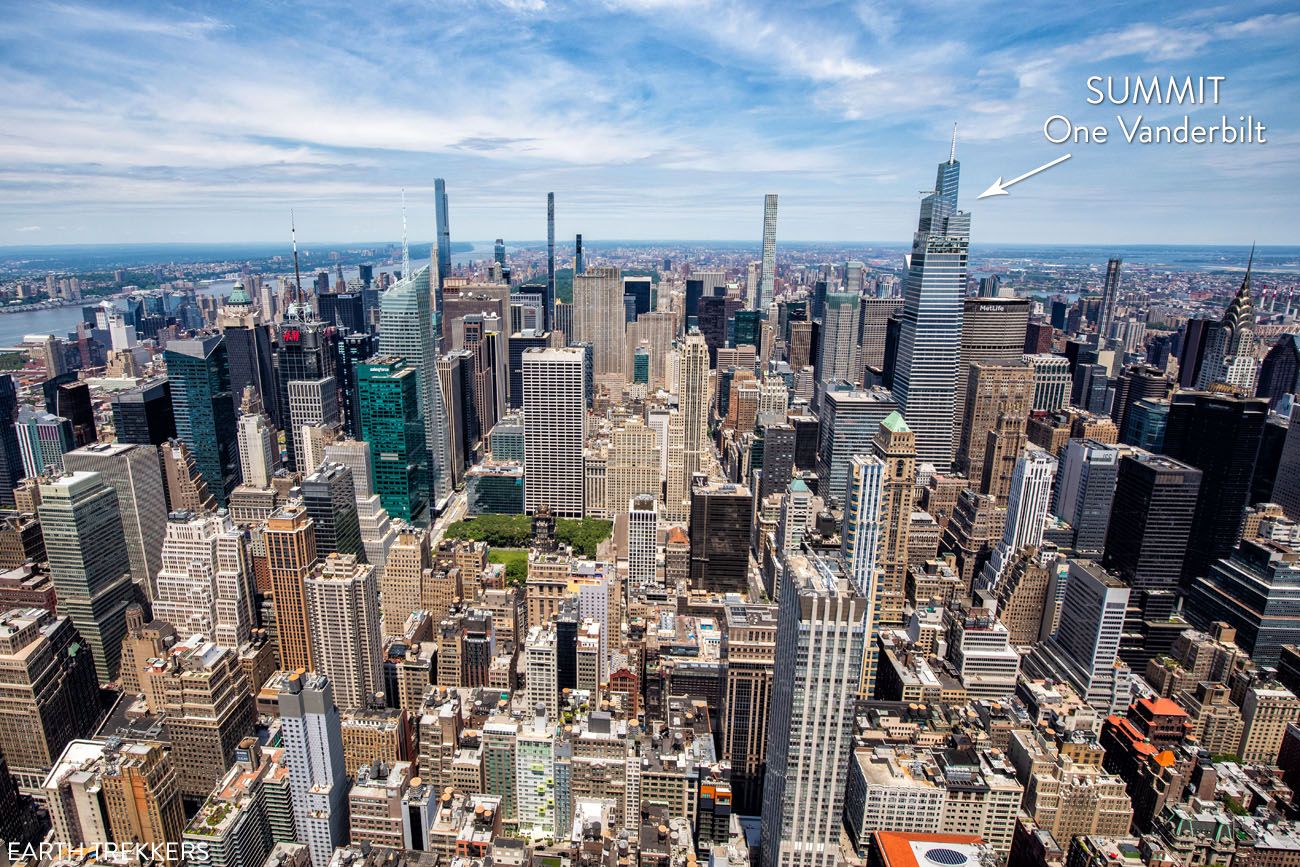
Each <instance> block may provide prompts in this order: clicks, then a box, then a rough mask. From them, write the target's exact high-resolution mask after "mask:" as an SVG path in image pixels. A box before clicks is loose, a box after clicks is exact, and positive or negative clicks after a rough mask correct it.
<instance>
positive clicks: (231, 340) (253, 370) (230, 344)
mask: <svg viewBox="0 0 1300 867" xmlns="http://www.w3.org/2000/svg"><path fill="white" fill-rule="evenodd" d="M322 312H323V311H322ZM267 315H269V313H268V312H266V311H260V312H259V311H258V309H257V308H256V307H254V306H253V299H252V296H250V295H249V294H248V290H247V289H245V288H244V284H243V283H239V282H237V283H235V285H234V288H232V289H231V290H230V295H228V296H227V297H226V303H225V305H223V306H222V308H221V310H220V312H219V313H218V314H217V327H218V328H219V329H221V333H222V335H223V338H224V343H225V344H226V358H227V359H228V363H229V369H230V394H231V399H232V400H233V401H234V402H235V408H236V409H238V405H239V402H240V401H241V400H242V398H243V394H244V389H245V388H247V387H248V386H250V385H251V386H252V387H253V388H255V389H257V393H258V395H260V396H261V398H262V403H263V405H264V406H265V407H266V411H267V413H268V414H269V415H270V416H271V419H272V420H273V421H275V422H276V424H283V423H284V421H286V419H284V418H282V416H281V414H280V412H281V407H280V403H279V399H280V388H279V384H278V383H277V382H276V371H275V355H274V341H273V340H272V339H271V328H270V326H269V325H267V324H266V322H265V321H264V319H263V317H264V316H267ZM155 445H157V443H155Z"/></svg>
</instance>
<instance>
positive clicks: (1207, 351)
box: [1196, 248, 1258, 394]
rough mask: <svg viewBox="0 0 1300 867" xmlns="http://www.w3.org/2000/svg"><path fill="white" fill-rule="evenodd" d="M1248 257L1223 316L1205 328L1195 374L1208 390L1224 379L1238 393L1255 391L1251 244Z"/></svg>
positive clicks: (1199, 384) (1197, 382)
mask: <svg viewBox="0 0 1300 867" xmlns="http://www.w3.org/2000/svg"><path fill="white" fill-rule="evenodd" d="M1250 257H1251V261H1250V262H1247V263H1246V276H1245V277H1244V278H1242V281H1241V288H1240V289H1238V290H1237V294H1236V295H1234V296H1233V298H1232V301H1230V302H1229V303H1228V307H1227V309H1226V310H1224V311H1223V318H1222V319H1220V320H1219V321H1218V322H1217V323H1214V324H1212V325H1210V326H1209V328H1208V329H1206V334H1205V348H1204V350H1203V358H1202V360H1201V369H1200V372H1199V373H1198V374H1197V378H1196V387H1197V388H1198V389H1201V390H1208V389H1209V388H1210V386H1211V385H1214V384H1216V383H1224V384H1227V385H1229V386H1231V387H1232V388H1233V389H1235V390H1236V391H1238V392H1239V393H1241V394H1254V393H1255V380H1256V366H1257V362H1256V360H1255V353H1256V348H1257V346H1258V343H1257V340H1256V338H1255V303H1254V301H1253V300H1252V299H1251V297H1250V269H1251V264H1253V262H1254V258H1255V250H1254V248H1251V251H1250Z"/></svg>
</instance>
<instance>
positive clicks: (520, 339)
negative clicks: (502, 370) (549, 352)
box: [506, 331, 551, 409]
mask: <svg viewBox="0 0 1300 867" xmlns="http://www.w3.org/2000/svg"><path fill="white" fill-rule="evenodd" d="M550 345H551V335H550V334H549V333H544V332H540V331H516V332H515V333H514V334H511V335H510V340H509V343H508V347H507V349H506V353H507V359H508V364H509V371H510V399H509V401H508V402H507V403H508V406H509V407H510V409H519V408H520V407H522V406H523V405H524V353H525V352H527V351H529V350H530V349H545V348H546V347H548V346H550Z"/></svg>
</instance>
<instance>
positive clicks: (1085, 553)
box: [1052, 439, 1119, 560]
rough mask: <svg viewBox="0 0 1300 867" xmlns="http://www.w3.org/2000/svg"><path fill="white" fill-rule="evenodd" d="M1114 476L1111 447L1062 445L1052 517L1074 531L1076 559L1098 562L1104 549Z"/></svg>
mask: <svg viewBox="0 0 1300 867" xmlns="http://www.w3.org/2000/svg"><path fill="white" fill-rule="evenodd" d="M1118 474H1119V451H1118V450H1117V449H1116V448H1115V447H1114V446H1111V445H1107V444H1105V443H1099V442H1097V441H1096V440H1091V439H1072V440H1070V441H1069V442H1068V443H1066V446H1065V457H1064V458H1063V459H1062V462H1061V472H1060V476H1059V481H1058V482H1057V486H1056V499H1055V501H1054V503H1053V505H1052V514H1053V515H1056V517H1058V518H1060V519H1061V520H1063V521H1066V522H1067V523H1069V525H1070V526H1071V527H1073V528H1074V550H1075V553H1077V554H1078V555H1079V556H1080V557H1087V558H1088V559H1090V560H1100V559H1101V555H1102V553H1103V552H1104V551H1105V550H1106V528H1107V527H1108V526H1109V524H1110V508H1111V503H1112V501H1113V500H1114V498H1115V480H1116V478H1117V477H1118Z"/></svg>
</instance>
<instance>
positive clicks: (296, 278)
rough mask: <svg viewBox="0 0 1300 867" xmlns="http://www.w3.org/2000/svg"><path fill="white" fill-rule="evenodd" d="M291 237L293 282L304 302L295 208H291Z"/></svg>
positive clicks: (300, 299) (298, 297)
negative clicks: (294, 216)
mask: <svg viewBox="0 0 1300 867" xmlns="http://www.w3.org/2000/svg"><path fill="white" fill-rule="evenodd" d="M289 237H290V238H292V239H293V282H294V285H295V286H296V287H297V291H296V297H297V300H298V302H299V303H302V301H303V296H302V271H300V270H299V269H298V227H297V225H295V223H294V219H293V208H290V209H289Z"/></svg>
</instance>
